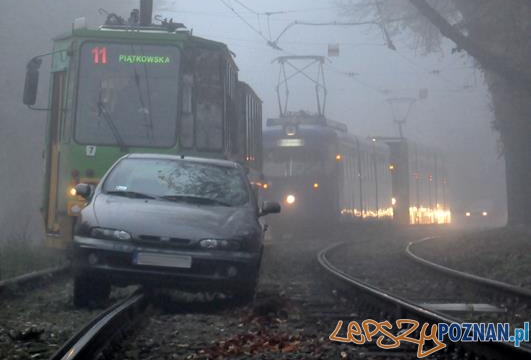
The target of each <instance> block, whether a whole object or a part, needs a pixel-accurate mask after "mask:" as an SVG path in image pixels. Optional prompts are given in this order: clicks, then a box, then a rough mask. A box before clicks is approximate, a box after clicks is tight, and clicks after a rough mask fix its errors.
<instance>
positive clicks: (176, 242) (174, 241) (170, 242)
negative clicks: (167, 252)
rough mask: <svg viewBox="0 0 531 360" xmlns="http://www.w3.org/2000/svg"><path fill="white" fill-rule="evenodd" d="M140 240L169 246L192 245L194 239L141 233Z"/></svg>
mask: <svg viewBox="0 0 531 360" xmlns="http://www.w3.org/2000/svg"><path fill="white" fill-rule="evenodd" d="M138 240H140V241H141V242H143V243H148V244H156V245H157V246H165V245H166V246H168V247H183V248H186V247H190V246H191V244H192V241H191V240H190V239H180V238H168V237H161V236H153V235H139V236H138Z"/></svg>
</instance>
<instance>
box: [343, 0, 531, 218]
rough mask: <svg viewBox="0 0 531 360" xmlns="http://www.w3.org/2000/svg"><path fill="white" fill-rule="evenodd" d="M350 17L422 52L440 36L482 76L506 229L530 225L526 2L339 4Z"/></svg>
mask: <svg viewBox="0 0 531 360" xmlns="http://www.w3.org/2000/svg"><path fill="white" fill-rule="evenodd" d="M339 6H340V7H341V8H342V11H343V12H345V11H346V10H348V11H350V15H351V16H356V17H361V18H363V17H368V16H373V17H374V16H376V17H379V18H380V19H381V20H382V27H385V29H386V31H390V32H392V33H399V32H407V33H408V34H410V35H411V39H412V40H413V41H414V42H416V44H417V45H418V46H421V47H422V48H423V49H424V50H425V51H426V52H432V51H436V50H437V47H438V46H439V45H440V40H441V35H442V36H444V37H447V38H449V39H450V40H452V41H453V42H454V43H455V44H456V51H466V52H467V53H468V54H469V55H470V56H472V57H473V58H474V59H475V60H476V63H477V65H478V66H479V67H480V68H481V69H482V70H483V71H484V73H485V78H486V81H487V85H488V87H489V90H490V92H491V95H492V105H493V109H494V114H495V121H494V124H493V126H494V128H495V129H496V130H498V131H499V134H500V139H501V142H502V144H503V154H504V157H505V163H506V183H507V208H508V223H509V225H531V187H530V186H529V184H531V141H529V135H531V101H529V100H530V95H531V71H530V70H529V65H528V64H529V63H530V60H531V41H530V40H529V35H530V33H531V25H530V23H529V18H530V15H531V2H529V1H528V0H513V1H510V2H507V1H504V0H343V1H341V2H340V3H339Z"/></svg>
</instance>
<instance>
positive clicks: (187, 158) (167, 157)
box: [124, 153, 241, 168]
mask: <svg viewBox="0 0 531 360" xmlns="http://www.w3.org/2000/svg"><path fill="white" fill-rule="evenodd" d="M124 158H127V159H159V160H178V161H189V162H196V163H203V164H210V165H217V166H225V167H232V168H241V165H240V164H238V163H237V162H235V161H231V160H223V159H212V158H203V157H195V156H185V155H169V154H150V153H131V154H128V155H127V156H125V157H124Z"/></svg>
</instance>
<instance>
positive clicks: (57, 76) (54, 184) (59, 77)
mask: <svg viewBox="0 0 531 360" xmlns="http://www.w3.org/2000/svg"><path fill="white" fill-rule="evenodd" d="M52 76H53V80H52V81H53V88H52V103H51V109H50V110H51V113H50V119H49V125H48V148H47V160H46V179H47V184H46V187H47V189H45V191H46V193H47V194H48V196H47V197H46V198H45V204H44V206H45V209H46V214H45V221H46V233H47V234H48V235H49V236H47V240H48V242H49V243H50V242H51V244H50V245H54V244H53V243H54V241H53V238H54V237H59V235H60V231H61V230H62V229H61V225H60V223H61V219H60V218H59V214H58V205H59V198H60V197H61V196H64V194H62V193H60V191H59V159H60V155H61V148H60V140H61V128H62V124H63V123H64V121H63V118H64V101H65V84H66V81H65V80H66V71H61V72H55V73H53V75H52Z"/></svg>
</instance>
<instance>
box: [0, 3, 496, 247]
mask: <svg viewBox="0 0 531 360" xmlns="http://www.w3.org/2000/svg"><path fill="white" fill-rule="evenodd" d="M137 3H138V2H137V1H135V0H132V1H129V0H128V1H125V0H120V1H90V2H86V1H71V0H70V1H66V0H61V1H58V0H41V1H38V2H35V1H29V0H16V1H15V0H3V1H2V2H1V4H0V9H1V10H2V14H4V19H3V20H2V25H1V26H2V30H3V31H2V33H1V35H0V36H1V37H0V39H1V40H0V41H1V45H2V52H1V53H0V79H1V80H0V81H1V82H2V91H1V92H0V104H1V105H2V106H0V129H1V131H0V137H1V143H0V147H1V149H0V164H1V166H2V171H1V172H0V185H1V187H2V191H1V192H0V225H1V226H2V228H3V229H4V234H6V236H11V235H17V234H21V233H23V234H26V235H27V236H28V237H29V238H33V239H37V240H38V239H39V238H41V237H42V233H41V231H42V228H41V219H40V215H39V207H40V204H41V199H40V197H41V188H42V186H43V179H42V174H43V166H44V162H43V159H42V152H43V150H44V136H45V135H44V126H45V119H46V114H45V112H42V111H41V112H36V111H32V110H29V109H27V108H26V107H25V106H23V105H22V104H21V98H22V95H21V94H22V89H23V85H24V73H25V66H26V63H27V61H28V60H29V59H30V58H31V57H33V56H35V55H38V54H42V53H46V52H49V51H50V49H51V46H52V43H51V39H52V38H53V37H55V36H57V35H59V34H61V33H65V32H67V31H68V30H69V29H70V28H71V23H72V20H73V19H74V18H76V17H79V16H85V17H86V18H87V19H88V22H89V24H90V25H91V26H96V25H99V24H101V23H102V22H103V21H104V16H102V15H100V14H98V11H97V10H98V8H99V7H104V8H105V9H106V10H108V11H116V12H118V13H119V14H120V15H122V16H124V17H126V16H127V15H128V13H129V10H128V9H130V8H132V7H133V6H137ZM226 5H228V6H226ZM245 5H246V6H242V4H241V2H239V1H236V0H233V1H225V4H224V3H223V2H222V1H219V0H202V1H197V2H190V1H182V0H181V1H169V0H168V1H165V2H163V1H161V0H159V1H157V0H155V7H156V8H157V9H156V10H155V13H158V14H162V15H163V17H171V18H173V19H174V21H176V22H182V23H184V24H185V25H186V26H187V27H188V28H189V29H192V30H193V33H194V35H197V36H201V37H205V38H210V39H215V40H218V41H221V42H224V43H227V44H228V46H229V48H230V49H231V50H232V51H233V52H234V53H235V55H236V58H235V61H236V63H237V65H238V67H239V69H240V75H239V76H240V80H243V81H246V82H247V83H249V84H250V85H251V86H252V87H253V88H254V89H255V90H256V92H257V93H258V95H259V96H260V97H261V98H262V100H263V102H264V104H263V110H264V120H265V119H267V118H269V117H276V116H278V106H277V98H276V93H275V86H276V81H277V78H278V71H279V68H278V64H275V63H272V60H273V59H274V58H276V57H278V56H283V55H321V56H326V55H327V47H328V44H339V56H337V57H331V58H330V61H328V62H327V65H326V66H325V75H326V83H327V89H328V101H327V108H326V109H327V111H326V115H327V116H328V117H330V118H332V119H334V120H337V121H342V122H345V123H346V124H347V125H348V126H349V130H350V132H352V133H354V134H356V135H359V136H361V137H366V136H369V135H371V136H372V135H378V136H397V135H398V129H397V127H396V126H395V125H394V124H393V110H392V108H391V106H390V105H389V103H388V102H387V101H386V100H387V99H389V98H402V97H410V98H411V97H413V98H416V99H417V101H416V102H415V104H414V105H413V107H412V109H411V112H410V113H409V115H408V117H407V123H406V125H405V126H404V128H403V130H404V133H405V135H406V137H408V138H410V139H412V140H414V141H417V142H420V143H423V144H427V145H433V146H435V147H437V148H439V149H441V150H442V151H443V152H445V153H447V158H448V167H449V170H450V176H449V177H450V180H449V181H450V202H451V207H452V208H453V209H454V211H461V210H462V209H465V208H469V207H491V208H494V207H495V206H496V207H497V208H501V210H502V211H501V213H502V214H503V212H504V208H505V184H504V168H503V159H501V158H500V157H499V155H498V147H497V134H496V133H495V132H494V131H493V130H491V127H490V123H491V121H492V120H493V114H492V112H491V109H490V96H489V93H488V91H487V90H486V87H485V85H484V81H483V77H482V74H481V72H480V71H478V70H477V69H476V68H475V67H474V63H473V61H472V60H471V59H470V58H468V57H467V56H466V55H463V54H462V53H456V54H453V53H452V44H451V43H449V42H444V43H443V46H442V48H441V51H440V52H439V53H437V54H431V55H423V54H422V50H421V49H412V48H410V46H409V44H410V43H411V41H409V39H408V38H406V37H405V36H404V35H402V36H400V37H397V38H393V42H394V44H395V45H396V47H397V51H392V50H390V49H388V48H387V47H386V46H385V42H384V39H383V37H382V34H381V32H380V31H379V30H378V28H376V27H370V26H304V25H298V26H293V27H291V28H290V29H288V30H287V31H286V32H285V33H284V34H283V35H282V36H281V37H280V40H279V41H278V45H279V47H281V48H282V49H283V50H284V51H279V50H275V49H273V48H272V47H270V46H268V45H267V43H266V39H275V38H276V37H277V36H278V35H279V34H280V33H281V32H282V31H283V29H284V28H285V27H286V26H287V25H288V24H290V23H292V22H293V21H307V22H331V21H348V20H350V19H347V18H343V17H341V16H340V14H339V10H338V9H337V8H336V7H335V6H334V2H333V1H332V2H328V1H321V2H319V3H318V4H316V3H315V2H313V3H309V2H308V1H302V0H284V1H278V0H270V1H267V2H266V1H259V0H248V1H245ZM229 7H232V8H233V9H234V10H235V11H236V12H237V14H235V13H234V12H233V11H232V10H231V9H230V8H229ZM277 11H278V12H282V13H278V14H274V15H270V16H267V15H265V14H264V13H266V12H277ZM5 14H8V15H5ZM238 15H239V16H240V17H241V18H240V17H238ZM259 33H261V35H260V34H259ZM270 34H271V35H270ZM312 71H313V69H312ZM47 72H48V71H47V69H46V67H44V66H43V68H42V71H41V83H40V94H39V102H40V103H41V104H45V100H46V99H47V85H48V84H47V77H46V76H44V75H45V74H46V73H47ZM313 72H315V71H313ZM420 89H428V96H427V97H426V98H425V99H418V97H419V90H420ZM289 109H290V110H294V111H295V110H299V109H304V110H308V111H315V110H316V106H315V95H314V93H313V85H312V84H310V83H309V82H307V81H305V80H304V79H303V78H301V77H297V78H295V79H294V81H293V82H290V105H289ZM405 112H406V109H405V106H404V105H403V104H402V105H397V106H396V107H395V108H394V116H397V117H398V118H401V117H403V116H404V114H405ZM264 123H265V122H264ZM492 210H493V209H492Z"/></svg>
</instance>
